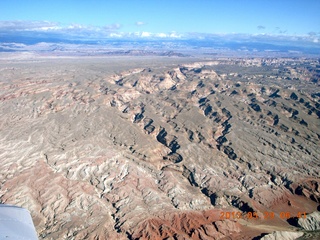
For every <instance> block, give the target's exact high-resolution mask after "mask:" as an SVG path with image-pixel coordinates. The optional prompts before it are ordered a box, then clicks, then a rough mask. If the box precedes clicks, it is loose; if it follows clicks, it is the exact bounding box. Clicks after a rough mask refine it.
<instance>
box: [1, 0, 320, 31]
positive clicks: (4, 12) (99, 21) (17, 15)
mask: <svg viewBox="0 0 320 240" xmlns="http://www.w3.org/2000/svg"><path fill="white" fill-rule="evenodd" d="M319 12H320V0H148V1H146V0H109V1H108V0H104V1H103V0H28V1H27V0H1V1H0V30H1V28H6V29H8V28H10V27H12V29H15V28H17V29H19V30H23V29H24V28H25V29H30V27H29V28H28V24H29V25H30V26H31V27H34V28H36V27H37V24H38V25H39V26H40V27H41V26H42V29H46V25H47V29H48V27H49V28H50V27H51V29H56V30H57V29H58V28H68V29H71V28H73V29H75V28H77V29H87V30H94V31H101V30H104V31H106V32H114V33H120V32H122V33H128V32H144V33H145V35H148V33H166V34H168V33H171V34H172V32H177V33H181V34H183V33H213V34H230V33H243V34H263V33H265V34H282V35H308V34H310V32H311V34H316V35H319V34H320V13H319ZM18 20H19V22H17V21H18ZM43 21H47V22H43ZM10 24H11V25H10ZM17 26H18V27H17ZM38 29H39V28H38Z"/></svg>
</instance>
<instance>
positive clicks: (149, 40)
mask: <svg viewBox="0 0 320 240" xmlns="http://www.w3.org/2000/svg"><path fill="white" fill-rule="evenodd" d="M79 47H80V49H81V51H83V52H91V53H92V51H93V50H95V51H98V52H100V53H101V51H102V50H104V51H106V50H107V51H108V52H110V51H111V50H112V51H119V50H121V51H122V50H137V49H138V50H144V51H154V50H160V51H164V50H165V51H170V50H176V51H177V50H179V51H184V52H185V51H193V50H196V52H197V53H203V54H208V55H210V54H215V53H216V52H217V51H218V52H223V51H232V52H236V53H239V54H241V53H242V54H245V53H246V54H250V53H268V54H270V53H272V52H274V53H277V54H280V55H281V54H282V55H287V54H289V55H290V56H292V55H297V56H301V55H306V56H313V57H318V56H320V44H319V43H318V42H317V41H310V38H302V37H300V38H298V37H296V38H294V37H292V36H290V37H289V36H287V37H286V36H270V35H245V34H226V35H218V34H202V35H201V34H193V35H192V34H189V35H185V36H180V37H159V36H157V35H151V34H149V35H148V36H147V37H143V34H140V35H138V34H135V35H122V36H117V37H110V36H109V37H97V36H95V37H90V36H89V37H88V36H84V35H82V36H80V35H74V36H71V35H68V34H66V33H53V32H38V31H0V52H17V51H56V52H57V51H60V52H61V51H70V50H72V49H73V50H74V49H78V50H79Z"/></svg>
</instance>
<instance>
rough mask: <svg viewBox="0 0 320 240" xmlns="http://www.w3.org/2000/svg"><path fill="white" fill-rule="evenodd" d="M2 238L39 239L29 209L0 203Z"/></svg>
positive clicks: (0, 239)
mask: <svg viewBox="0 0 320 240" xmlns="http://www.w3.org/2000/svg"><path fill="white" fill-rule="evenodd" d="M0 240H38V236H37V232H36V230H35V228H34V225H33V221H32V218H31V215H30V212H29V211H28V210H27V209H24V208H21V207H16V206H12V205H6V204H0Z"/></svg>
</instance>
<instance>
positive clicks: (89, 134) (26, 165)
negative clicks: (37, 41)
mask: <svg viewBox="0 0 320 240" xmlns="http://www.w3.org/2000/svg"><path fill="white" fill-rule="evenodd" d="M319 69H320V67H319V61H318V60H312V59H262V58H256V59H216V60H211V61H208V60H199V59H193V58H169V57H108V58H85V57H83V58H80V59H76V58H36V57H33V56H31V57H30V56H28V55H24V56H23V57H21V56H20V55H19V56H14V55H11V57H8V58H5V57H2V58H1V60H0V163H1V168H0V200H1V202H3V203H8V204H15V205H18V206H22V207H25V208H27V209H29V210H30V211H31V214H32V217H33V220H34V224H35V226H36V229H37V232H38V234H39V238H40V239H254V238H255V239H259V238H261V237H263V236H264V235H265V234H267V233H271V232H274V231H289V232H295V231H300V232H301V230H299V229H300V228H298V227H296V226H294V225H292V224H289V222H290V221H289V222H288V221H287V219H288V218H293V217H295V216H297V215H298V214H299V213H300V214H301V213H306V214H309V213H312V212H314V211H317V207H318V206H319V202H320V179H319V170H320V162H319V156H320V148H319V142H320V121H319V116H320V104H319V97H320V95H319V92H320V88H319V82H318V81H317V80H318V76H319V75H317V74H318V73H319ZM318 209H319V207H318ZM227 212H229V213H232V212H234V213H237V214H238V215H237V216H236V215H231V216H230V215H227ZM283 213H288V214H289V215H288V214H287V215H286V216H285V217H283ZM269 214H274V217H272V218H271V215H269ZM253 216H254V217H253ZM305 234H309V235H308V236H309V237H310V236H313V235H316V234H317V233H316V232H315V233H305Z"/></svg>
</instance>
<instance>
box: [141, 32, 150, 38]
mask: <svg viewBox="0 0 320 240" xmlns="http://www.w3.org/2000/svg"><path fill="white" fill-rule="evenodd" d="M151 35H152V34H151V33H150V32H142V33H141V35H140V36H141V37H151Z"/></svg>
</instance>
